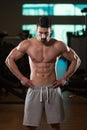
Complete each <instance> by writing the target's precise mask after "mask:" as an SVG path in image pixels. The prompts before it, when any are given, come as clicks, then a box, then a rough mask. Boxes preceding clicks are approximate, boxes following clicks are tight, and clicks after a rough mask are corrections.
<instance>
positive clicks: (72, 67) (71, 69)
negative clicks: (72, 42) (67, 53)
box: [64, 57, 81, 80]
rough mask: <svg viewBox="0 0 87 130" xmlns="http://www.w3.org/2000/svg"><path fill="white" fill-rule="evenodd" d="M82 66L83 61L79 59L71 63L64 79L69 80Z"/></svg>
mask: <svg viewBox="0 0 87 130" xmlns="http://www.w3.org/2000/svg"><path fill="white" fill-rule="evenodd" d="M80 64H81V60H80V58H79V57H77V59H75V60H73V61H72V62H71V64H70V65H69V68H68V70H67V72H66V74H65V75H64V79H65V80H68V79H69V78H70V77H71V76H72V75H73V74H74V73H75V72H76V70H77V69H78V68H79V66H80Z"/></svg>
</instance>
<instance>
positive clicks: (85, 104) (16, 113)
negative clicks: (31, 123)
mask: <svg viewBox="0 0 87 130" xmlns="http://www.w3.org/2000/svg"><path fill="white" fill-rule="evenodd" d="M63 100H64V108H65V117H66V118H65V121H64V122H62V123H61V126H60V130H86V129H87V98H83V97H80V96H76V95H73V94H72V93H70V92H63ZM0 101H1V102H2V101H3V103H0V130H25V127H24V126H23V125H22V119H23V110H24V103H20V102H21V101H22V100H21V99H19V98H18V97H16V96H13V95H12V94H10V93H9V94H8V95H2V94H0ZM8 101H9V102H11V101H12V102H13V101H14V102H15V101H16V102H17V103H4V102H8ZM37 130H50V126H49V125H48V124H47V122H46V117H45V113H44V112H43V115H42V120H41V125H40V126H39V127H38V128H37Z"/></svg>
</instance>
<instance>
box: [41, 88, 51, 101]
mask: <svg viewBox="0 0 87 130" xmlns="http://www.w3.org/2000/svg"><path fill="white" fill-rule="evenodd" d="M45 89H46V95H47V102H49V89H48V87H46V88H45ZM42 101H43V88H41V89H40V102H42Z"/></svg>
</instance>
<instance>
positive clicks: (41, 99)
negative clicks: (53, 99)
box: [40, 88, 42, 102]
mask: <svg viewBox="0 0 87 130" xmlns="http://www.w3.org/2000/svg"><path fill="white" fill-rule="evenodd" d="M40 102H42V88H41V90H40Z"/></svg>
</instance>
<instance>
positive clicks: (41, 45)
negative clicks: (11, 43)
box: [6, 26, 81, 130]
mask: <svg viewBox="0 0 87 130" xmlns="http://www.w3.org/2000/svg"><path fill="white" fill-rule="evenodd" d="M36 31H37V37H36V38H31V39H28V40H23V41H22V42H21V43H19V45H18V46H17V47H16V48H14V49H13V50H12V51H11V52H10V54H9V55H8V57H7V58H6V65H7V66H8V68H9V69H10V71H11V72H12V73H13V74H14V75H15V76H16V77H17V78H18V79H19V80H20V82H21V83H22V84H23V85H24V86H26V87H32V88H34V87H35V86H40V85H48V84H53V87H54V88H55V87H60V86H63V85H64V83H65V82H66V81H67V80H68V79H69V78H70V77H71V76H72V74H73V73H74V72H75V71H76V70H77V68H78V67H79V65H80V63H81V61H80V59H79V57H78V56H77V54H76V53H75V52H74V50H73V49H71V48H69V47H68V46H67V45H66V44H64V43H63V42H62V41H58V40H56V39H53V38H50V34H51V28H45V27H40V26H38V27H37V30H36ZM24 54H27V55H28V57H29V64H30V69H31V74H30V79H28V78H26V77H25V76H24V75H23V74H22V73H21V72H20V71H19V69H18V67H17V65H16V61H17V60H19V59H20V58H21V57H22V56H23V55H24ZM60 56H63V57H64V58H65V59H67V60H68V61H69V62H70V65H69V67H68V70H67V72H66V74H65V75H64V77H62V78H61V79H59V80H57V79H56V72H55V64H56V60H57V58H59V57H60ZM50 126H51V130H59V124H50ZM26 129H27V130H35V129H36V127H33V126H27V127H26Z"/></svg>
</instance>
